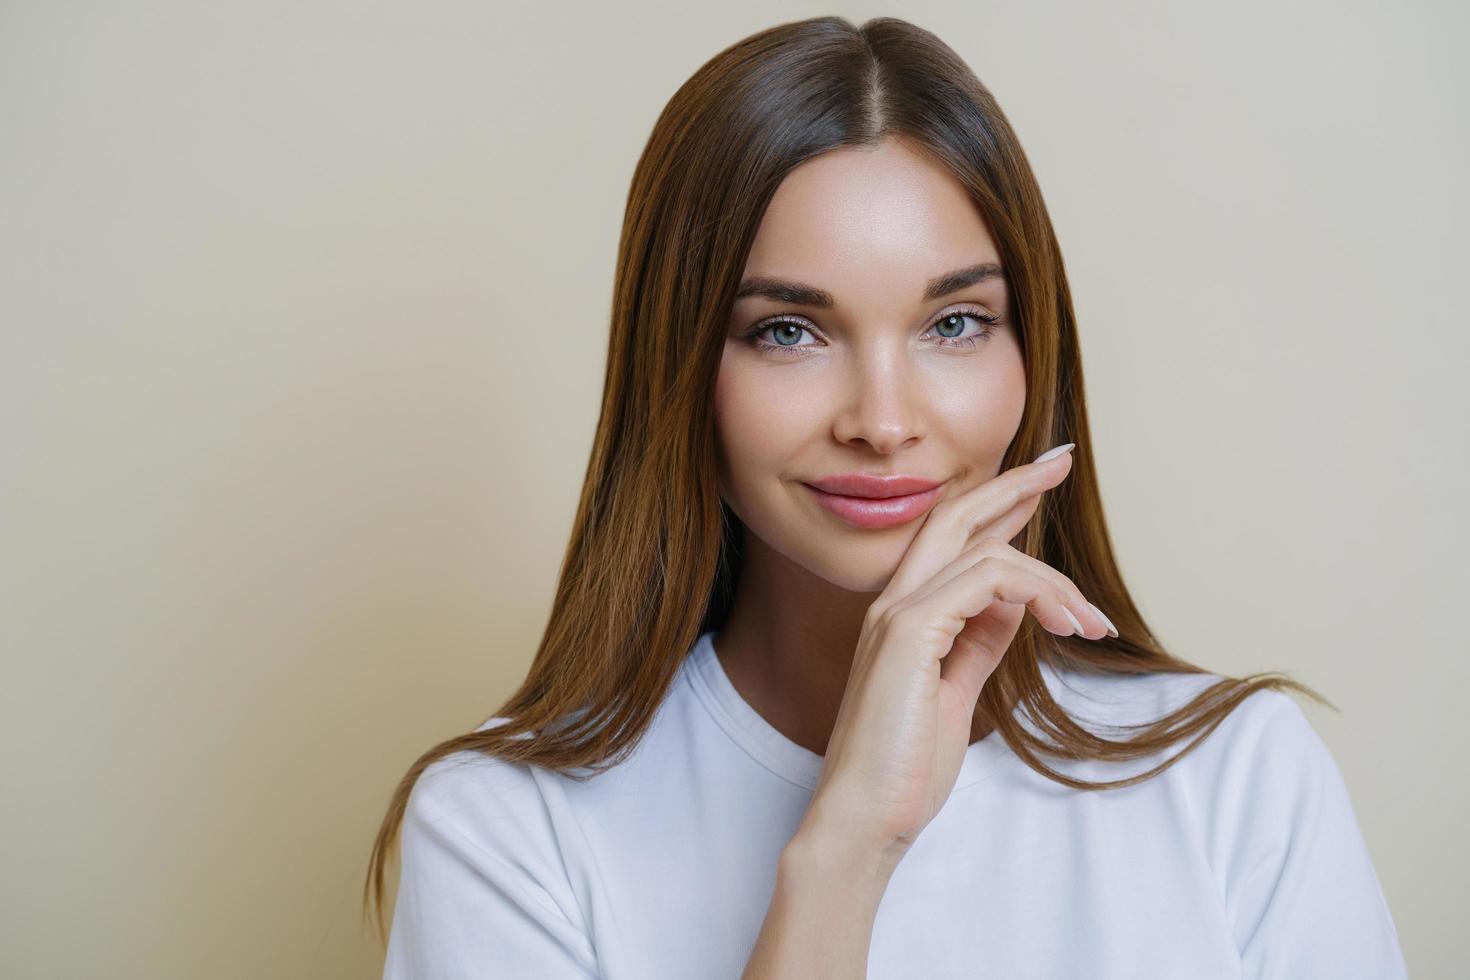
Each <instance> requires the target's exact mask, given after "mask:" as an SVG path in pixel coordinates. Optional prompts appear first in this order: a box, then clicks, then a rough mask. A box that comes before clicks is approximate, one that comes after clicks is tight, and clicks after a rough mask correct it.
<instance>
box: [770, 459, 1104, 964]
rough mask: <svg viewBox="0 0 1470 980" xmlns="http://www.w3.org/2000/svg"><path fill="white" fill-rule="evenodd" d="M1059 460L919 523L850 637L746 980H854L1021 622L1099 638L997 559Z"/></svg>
mask: <svg viewBox="0 0 1470 980" xmlns="http://www.w3.org/2000/svg"><path fill="white" fill-rule="evenodd" d="M1071 460H1072V454H1071V453H1070V452H1064V453H1062V454H1061V455H1060V456H1057V457H1055V458H1053V459H1050V460H1046V461H1044V462H1035V463H1029V464H1026V465H1024V466H1018V467H1016V468H1014V469H1012V470H1008V471H1007V472H1006V473H1004V474H1002V475H1001V476H999V477H997V478H995V479H994V480H990V481H987V482H986V483H985V484H983V485H982V486H980V487H979V488H977V489H975V490H972V491H970V492H969V493H966V494H964V495H962V496H960V497H957V498H955V499H953V500H950V501H944V502H941V503H940V504H939V505H936V506H935V507H934V508H933V509H932V510H931V511H930V512H929V514H928V515H927V516H926V518H925V520H924V524H923V527H922V528H921V530H920V531H919V534H918V536H917V538H916V539H915V541H914V544H913V546H912V547H911V548H910V549H909V550H908V552H907V554H906V555H905V557H904V560H903V563H902V565H901V566H900V568H899V569H898V570H897V571H896V572H895V574H894V576H893V580H892V582H891V583H890V586H889V588H888V589H885V590H884V592H883V594H882V595H881V596H880V597H879V599H878V600H877V601H876V602H874V603H873V605H872V606H871V607H870V613H869V615H868V617H867V619H866V620H865V622H864V625H863V630H862V635H861V638H860V639H859V641H858V647H857V650H856V653H855V655H854V657H853V665H852V672H851V675H850V677H849V678H848V688H847V691H848V693H847V696H846V697H844V699H843V701H842V705H841V708H840V709H839V711H838V715H837V724H836V727H835V728H834V730H833V733H832V738H831V740H830V743H829V747H828V751H827V759H826V762H825V764H824V766H823V769H822V775H821V778H820V780H819V781H818V784H817V789H816V791H815V793H814V795H813V797H812V802H811V804H810V806H809V807H808V809H807V813H806V816H805V817H804V818H803V820H802V824H801V826H800V827H799V828H798V830H797V833H796V835H795V836H794V837H793V838H792V841H791V842H790V843H789V844H788V845H787V847H786V849H785V850H784V851H783V853H782V855H781V859H780V862H779V865H778V871H777V885H776V891H775V894H774V895H773V896H772V901H771V906H770V908H769V909H768V911H767V913H766V918H765V920H764V922H763V924H762V926H761V931H760V933H759V935H758V936H757V939H756V942H755V946H754V948H753V949H752V951H751V956H750V959H749V961H748V962H747V964H746V968H745V972H744V974H743V976H744V977H745V978H746V980H756V978H785V977H793V978H794V977H806V976H824V977H864V976H866V972H867V959H868V947H869V944H870V942H871V939H872V928H873V922H874V920H875V919H876V917H877V914H878V905H879V902H880V901H881V899H882V896H883V892H884V891H885V889H886V888H887V884H888V880H889V878H890V877H891V876H892V874H893V871H894V869H895V868H897V866H898V864H899V862H900V861H901V860H902V859H903V856H904V854H906V853H907V851H908V849H909V847H910V846H911V845H912V844H913V842H914V840H915V839H916V838H917V837H918V835H919V833H920V832H921V831H922V830H923V829H924V827H926V826H927V825H928V824H929V822H930V821H931V820H932V819H933V818H934V816H935V814H937V813H938V812H939V810H940V808H941V807H942V806H943V805H944V802H945V800H947V799H948V798H949V794H950V792H951V790H953V788H954V784H955V781H956V780H957V779H958V778H959V771H960V767H961V764H962V763H963V761H964V754H965V749H966V746H967V745H968V744H969V735H970V717H971V715H972V714H973V713H974V709H975V703H976V701H977V700H978V699H979V696H980V691H981V689H982V687H983V686H984V684H985V681H986V680H987V679H988V678H989V677H990V675H991V673H993V672H994V670H995V668H996V666H997V665H999V663H1000V660H1001V657H1003V656H1004V655H1005V651H1006V650H1007V649H1008V648H1009V646H1010V644H1011V642H1012V640H1014V639H1015V635H1016V632H1017V630H1018V629H1019V628H1020V624H1021V620H1022V618H1023V617H1024V614H1025V611H1026V610H1027V609H1030V610H1031V612H1032V614H1033V615H1034V616H1035V617H1036V618H1037V620H1038V621H1039V622H1040V623H1041V624H1042V626H1044V627H1045V628H1046V629H1047V630H1049V631H1050V632H1052V633H1056V634H1057V635H1059V636H1072V635H1075V634H1078V633H1079V632H1080V635H1083V636H1086V637H1087V638H1088V639H1093V640H1096V639H1099V638H1101V637H1102V636H1105V635H1108V634H1109V632H1110V631H1109V628H1108V627H1107V626H1104V625H1103V622H1104V621H1103V620H1102V618H1101V617H1100V616H1098V614H1097V613H1096V612H1095V611H1094V610H1093V609H1092V608H1091V607H1090V605H1089V603H1088V600H1087V599H1086V597H1084V596H1083V595H1082V593H1081V591H1080V590H1078V588H1077V586H1076V585H1075V584H1074V583H1073V582H1072V581H1071V579H1069V578H1068V577H1067V576H1065V575H1063V574H1062V573H1061V572H1058V571H1057V570H1056V569H1054V568H1052V567H1051V566H1049V565H1047V564H1045V563H1044V562H1040V561H1038V560H1036V559H1034V558H1032V557H1030V556H1029V555H1025V554H1022V553H1021V552H1019V551H1017V550H1016V549H1015V548H1013V547H1011V546H1010V545H1009V544H1008V543H1007V542H1008V541H1009V540H1010V539H1012V538H1013V537H1014V536H1015V535H1016V534H1017V533H1019V532H1020V530H1021V529H1022V528H1023V527H1024V526H1025V524H1026V522H1027V521H1028V520H1029V519H1030V518H1031V516H1032V515H1033V514H1034V513H1035V511H1036V508H1037V506H1038V504H1039V502H1040V499H1041V494H1042V493H1043V492H1045V491H1046V490H1049V489H1051V488H1052V487H1054V486H1056V485H1057V484H1059V483H1060V482H1061V481H1062V480H1063V479H1064V478H1065V477H1066V475H1067V474H1068V473H1069V472H1070V471H1071ZM1069 614H1070V615H1069ZM1084 616H1085V617H1087V619H1086V620H1084V619H1083V617H1084ZM1074 622H1082V623H1083V626H1084V628H1083V629H1082V630H1081V631H1078V630H1075V629H1074V626H1073V623H1074Z"/></svg>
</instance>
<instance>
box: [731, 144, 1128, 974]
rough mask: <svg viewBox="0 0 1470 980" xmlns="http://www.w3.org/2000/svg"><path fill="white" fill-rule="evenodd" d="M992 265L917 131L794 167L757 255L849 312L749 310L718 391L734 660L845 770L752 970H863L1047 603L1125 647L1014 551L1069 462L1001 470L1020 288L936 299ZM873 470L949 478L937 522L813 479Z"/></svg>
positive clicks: (749, 304) (763, 302)
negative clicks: (1013, 658) (819, 489)
mask: <svg viewBox="0 0 1470 980" xmlns="http://www.w3.org/2000/svg"><path fill="white" fill-rule="evenodd" d="M989 263H994V264H997V265H999V264H1000V262H999V255H998V251H997V249H996V246H995V243H994V240H993V239H992V237H991V235H990V233H989V229H988V227H987V225H986V223H985V221H984V220H983V218H982V216H981V215H980V214H979V213H978V211H977V209H976V208H975V207H974V204H973V202H972V201H971V199H970V197H969V195H968V192H967V191H966V190H965V189H964V187H963V186H962V185H960V184H959V183H958V181H956V180H955V179H954V177H953V176H952V175H950V174H949V173H948V172H947V171H945V170H944V169H942V168H940V167H938V166H936V165H935V164H933V163H932V162H931V161H929V160H928V159H927V158H926V157H924V156H923V155H922V154H921V153H919V152H916V151H914V150H912V149H911V148H908V147H907V146H905V145H904V144H902V143H901V142H898V141H894V140H890V141H887V142H885V143H883V144H880V145H879V146H878V147H876V148H873V147H863V148H843V149H840V150H835V151H831V152H828V153H825V154H822V155H821V156H819V157H816V158H814V159H812V160H809V161H806V162H805V163H803V164H802V165H801V166H799V167H797V168H796V169H794V170H793V171H792V172H791V173H790V174H788V175H787V176H786V178H785V179H784V180H783V181H782V183H781V186H780V187H778V188H777V191H776V193H775V195H774V196H773V198H772V201H771V203H770V205H769V206H768V207H767V210H766V213H765V214H764V215H763V217H762V221H761V226H760V228H759V229H758V230H757V235H756V238H755V241H754V242H753V245H752V248H751V252H750V255H749V257H748V259H747V263H746V268H745V270H744V276H743V278H742V282H750V281H753V280H760V279H765V280H770V279H779V280H782V281H786V282H793V281H794V282H798V283H802V284H807V285H810V286H813V287H816V288H817V289H820V290H822V291H824V292H825V293H826V294H828V296H829V297H830V298H831V303H830V304H820V303H819V304H815V305H812V304H807V303H797V302H792V301H790V300H789V299H782V298H772V297H770V296H764V295H755V294H752V295H747V296H743V297H741V298H740V299H738V300H737V301H736V303H735V304H734V307H733V309H732V312H731V318H730V325H729V333H728V335H727V337H726V342H725V349H724V353H723V356H722V360H721V364H720V370H719V375H718V378H717V382H716V391H715V421H716V434H717V441H718V448H719V477H720V493H721V496H722V498H723V499H724V500H725V502H726V503H727V504H728V505H729V506H730V507H731V509H732V510H733V511H734V512H735V513H736V515H737V516H738V517H739V518H740V519H741V523H742V524H743V525H744V528H745V555H744V560H743V563H742V569H741V575H740V578H739V581H738V582H737V583H736V592H735V597H734V603H733V606H732V611H731V615H730V617H729V619H728V620H727V622H726V623H725V624H724V626H723V627H722V628H721V629H720V632H719V633H718V635H717V636H716V642H715V648H716V656H717V657H718V658H719V660H720V663H721V666H722V667H723V668H724V670H725V672H726V674H727V675H728V676H729V677H730V680H731V683H732V684H734V686H735V688H736V689H737V690H738V691H739V692H740V694H741V696H742V697H743V698H744V699H745V700H746V701H747V702H748V703H750V704H751V706H752V707H753V708H755V710H756V711H757V712H758V713H760V714H761V715H762V716H763V717H764V718H766V719H767V720H768V721H769V722H770V723H771V724H772V726H773V727H775V728H776V729H777V730H778V731H780V732H782V733H783V734H784V735H786V736H787V737H788V738H790V739H791V740H792V741H794V742H796V743H797V744H799V745H802V746H804V747H806V748H808V749H810V750H811V751H813V752H816V753H818V754H821V755H824V756H825V761H824V765H823V769H822V774H821V778H820V780H819V783H818V786H817V788H816V790H815V792H814V794H813V798H812V801H811V804H810V806H809V807H808V810H807V812H806V814H805V817H804V818H803V821H802V823H801V825H800V827H799V829H798V831H797V833H796V834H795V836H794V837H793V838H792V840H791V841H790V842H789V843H788V844H787V846H786V848H785V849H784V850H783V852H782V855H781V858H780V861H779V864H778V873H777V885H776V889H775V894H774V895H773V896H772V901H771V906H770V908H769V910H768V912H767V915H766V919H765V921H764V923H763V925H762V928H761V931H760V934H759V936H758V938H757V941H756V943H755V947H754V949H753V951H752V954H751V957H750V960H749V962H748V964H747V968H746V972H745V976H746V977H747V978H772V977H810V976H824V977H830V976H842V977H861V976H864V975H865V972H866V965H867V955H868V947H869V942H870V939H871V931H872V926H873V922H874V919H875V917H876V914H877V908H878V904H879V901H880V900H881V898H882V895H883V892H884V889H885V888H886V887H887V882H888V879H889V877H890V876H891V874H892V872H893V869H894V868H896V867H897V865H898V863H899V862H900V861H901V860H902V857H903V855H904V854H905V853H906V852H907V850H908V848H909V846H910V845H911V844H912V843H913V841H914V839H915V838H916V837H917V836H918V835H919V833H920V832H921V831H922V830H923V828H924V827H925V826H927V825H928V823H929V821H930V820H932V819H933V817H934V815H935V814H936V813H937V812H938V811H939V809H940V807H942V806H943V804H944V802H945V800H946V799H947V798H948V796H949V794H950V792H951V790H952V789H953V787H954V784H955V782H956V780H957V779H958V775H959V770H960V767H961V764H962V763H963V760H964V756H965V752H966V749H967V747H968V745H969V744H970V741H971V734H972V733H971V719H972V715H973V713H974V708H975V704H976V702H977V700H978V698H979V694H980V691H981V689H982V687H983V685H984V683H985V681H986V680H987V679H988V678H989V677H990V675H991V673H992V672H993V671H994V670H995V667H996V666H997V664H998V663H999V661H1000V658H1001V657H1003V656H1004V655H1005V652H1006V650H1007V649H1008V648H1009V646H1010V644H1011V642H1012V641H1013V639H1014V637H1015V635H1016V632H1017V630H1018V629H1019V627H1020V624H1021V621H1022V619H1023V617H1024V615H1025V611H1026V609H1030V610H1031V611H1032V613H1033V615H1035V617H1036V618H1037V620H1038V621H1039V622H1040V623H1041V624H1042V626H1043V627H1044V628H1046V629H1048V630H1050V631H1051V632H1054V633H1057V634H1060V635H1073V634H1074V633H1080V634H1081V635H1084V636H1087V637H1089V638H1091V639H1098V638H1100V637H1102V636H1103V635H1105V634H1106V633H1107V632H1108V624H1107V623H1106V621H1105V620H1104V619H1103V617H1102V616H1101V615H1099V614H1098V612H1097V610H1096V609H1095V608H1094V607H1091V606H1090V605H1089V604H1088V602H1087V601H1086V598H1085V597H1084V596H1082V595H1081V593H1080V592H1079V591H1078V590H1077V588H1076V586H1075V585H1074V584H1073V583H1072V582H1071V581H1070V580H1069V579H1068V578H1067V577H1066V576H1064V575H1062V574H1061V573H1060V572H1058V571H1057V570H1056V569H1053V568H1051V567H1049V566H1047V565H1046V564H1044V563H1042V562H1039V561H1037V560H1035V559H1032V558H1030V557H1029V556H1026V555H1024V554H1021V553H1020V552H1018V551H1016V550H1015V549H1014V548H1011V547H1010V546H1009V544H1007V542H1008V541H1010V540H1012V539H1013V538H1014V537H1015V535H1016V534H1017V533H1019V532H1020V530H1021V529H1022V528H1023V527H1024V526H1025V524H1026V522H1027V521H1028V520H1029V519H1030V517H1031V516H1032V515H1033V514H1034V513H1035V510H1036V507H1037V506H1038V505H1039V501H1040V495H1041V494H1042V493H1044V492H1045V491H1046V490H1048V489H1051V488H1052V487H1055V486H1056V485H1058V484H1059V483H1060V482H1061V481H1062V480H1063V479H1064V478H1065V477H1066V475H1067V473H1068V472H1070V468H1071V455H1070V453H1067V452H1063V453H1062V454H1061V455H1060V456H1059V457H1056V458H1053V459H1051V460H1048V461H1045V462H1037V463H1030V464H1025V465H1022V466H1018V467H1015V468H1013V469H1011V470H1009V471H1007V472H1005V473H1000V472H999V468H1000V463H1001V460H1002V459H1003V457H1004V455H1005V453H1006V451H1007V450H1008V449H1009V447H1010V444H1011V442H1012V440H1013V439H1014V437H1015V434H1016V432H1017V430H1018V428H1019V425H1020V421H1021V417H1022V414H1023V409H1024V405H1025V396H1026V386H1025V362H1024V358H1023V353H1022V348H1021V344H1020V338H1019V336H1018V335H1017V333H1016V331H1015V327H1014V325H1013V324H1012V323H1011V320H1010V317H1011V310H1010V297H1009V290H1008V285H1007V282H1006V280H1005V277H1004V275H999V276H991V277H988V278H985V279H983V280H980V281H976V282H974V283H971V284H970V285H967V286H963V287H962V288H960V289H957V290H954V291H952V292H948V293H946V294H945V295H943V296H940V297H937V298H934V299H925V298H924V292H925V287H926V285H927V284H929V283H930V282H932V281H933V280H934V279H935V278H936V277H939V276H941V275H943V274H944V273H948V272H950V271H951V270H955V269H960V268H965V267H971V266H975V265H984V264H989ZM985 317H999V318H1000V320H999V322H998V323H996V324H993V325H989V328H988V329H987V324H986V323H985V322H984V318H985ZM967 339H968V340H970V341H972V342H970V343H965V341H966V340H967ZM789 348H800V350H791V349H789ZM853 471H862V472H868V473H883V474H887V473H904V474H910V475H917V476H921V477H927V478H930V479H934V480H941V481H944V482H945V484H946V485H945V487H944V493H943V495H942V497H941V499H940V500H939V502H938V503H937V504H936V505H935V506H934V507H932V508H931V509H930V511H929V512H928V513H927V514H926V515H924V516H923V517H922V518H921V519H918V520H915V521H911V522H909V523H908V524H905V525H901V526H898V527H892V528H886V529H871V528H859V527H855V526H854V525H851V524H848V523H847V522H845V521H843V520H841V519H840V518H838V517H837V516H836V515H833V514H831V513H830V512H828V511H827V510H825V509H824V508H822V507H821V506H820V505H819V504H818V503H817V502H816V499H815V497H814V496H813V494H812V492H811V491H810V489H808V488H807V487H806V486H804V484H805V483H806V482H807V481H811V480H816V479H820V478H822V477H824V476H829V475H832V474H835V473H846V472H853ZM1074 619H1075V623H1076V626H1075V627H1074ZM985 734H987V733H985V732H982V733H981V734H980V737H983V736H984V735H985Z"/></svg>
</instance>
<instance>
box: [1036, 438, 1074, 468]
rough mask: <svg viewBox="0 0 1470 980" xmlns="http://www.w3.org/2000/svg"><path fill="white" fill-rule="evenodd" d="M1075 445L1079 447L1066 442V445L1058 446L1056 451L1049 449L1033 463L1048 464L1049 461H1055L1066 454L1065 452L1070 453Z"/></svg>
mask: <svg viewBox="0 0 1470 980" xmlns="http://www.w3.org/2000/svg"><path fill="white" fill-rule="evenodd" d="M1075 445H1077V444H1076V443H1075V442H1066V443H1063V444H1062V445H1060V446H1058V447H1057V448H1055V449H1048V450H1047V451H1046V452H1044V453H1042V454H1041V455H1040V456H1037V457H1036V458H1035V459H1033V460H1032V461H1031V462H1033V463H1044V462H1046V461H1047V460H1049V459H1055V458H1057V457H1058V456H1060V455H1061V454H1062V453H1065V452H1067V451H1069V450H1070V449H1071V448H1072V447H1073V446H1075Z"/></svg>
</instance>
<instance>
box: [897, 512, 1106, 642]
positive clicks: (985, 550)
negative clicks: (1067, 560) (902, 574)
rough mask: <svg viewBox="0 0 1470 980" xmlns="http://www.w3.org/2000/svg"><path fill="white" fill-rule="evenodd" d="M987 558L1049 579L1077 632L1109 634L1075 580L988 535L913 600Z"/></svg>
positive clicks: (1093, 637) (1093, 635)
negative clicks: (1077, 627)
mask: <svg viewBox="0 0 1470 980" xmlns="http://www.w3.org/2000/svg"><path fill="white" fill-rule="evenodd" d="M987 557H994V558H998V559H1000V560H1002V561H1008V562H1011V563H1013V564H1015V565H1018V566H1020V567H1021V568H1023V569H1025V570H1026V571H1028V572H1030V573H1031V574H1033V575H1039V576H1040V577H1041V578H1043V579H1045V580H1046V581H1047V582H1050V583H1051V586H1052V588H1053V589H1055V590H1056V591H1057V593H1058V595H1059V596H1060V597H1061V600H1062V604H1063V605H1065V606H1066V607H1067V611H1068V612H1070V613H1071V614H1072V615H1073V616H1075V617H1076V618H1077V620H1078V622H1079V623H1080V624H1081V626H1082V628H1081V629H1080V630H1079V631H1078V632H1080V633H1081V635H1083V636H1085V637H1087V638H1088V639H1090V640H1096V639H1101V638H1102V637H1103V636H1105V635H1110V634H1109V628H1108V623H1107V621H1105V620H1104V619H1103V618H1102V617H1101V616H1099V615H1098V614H1097V612H1096V611H1095V610H1094V609H1093V607H1092V604H1091V602H1089V601H1088V599H1087V596H1085V595H1083V594H1082V590H1081V589H1079V588H1078V587H1077V583H1076V582H1073V581H1072V580H1071V579H1070V578H1068V577H1067V576H1066V575H1064V574H1062V573H1061V572H1060V571H1058V570H1057V569H1055V568H1053V567H1052V566H1050V565H1048V564H1047V563H1046V562H1044V561H1042V560H1041V559H1039V558H1033V557H1032V556H1031V555H1028V554H1026V553H1025V552H1024V551H1021V550H1019V549H1017V548H1015V547H1013V546H1012V545H1010V544H1009V543H1008V542H1005V541H1002V540H1001V539H999V538H991V537H986V538H984V539H982V540H981V541H979V542H977V543H976V544H975V545H973V546H972V547H970V548H969V549H967V550H966V551H964V552H963V553H961V554H960V556H959V557H957V558H956V559H955V560H954V561H952V562H950V563H949V564H948V565H947V566H945V567H944V568H943V569H941V570H940V571H939V572H938V573H937V574H936V575H935V576H934V578H933V579H931V580H930V582H929V583H928V584H927V585H924V586H922V587H920V588H919V589H918V590H916V591H915V592H914V594H913V597H912V598H913V601H915V602H918V601H920V600H922V599H923V598H924V597H925V596H926V595H928V594H929V593H932V592H934V591H935V590H937V589H939V588H942V587H943V586H944V585H946V584H947V583H948V582H949V581H950V580H951V579H953V578H954V577H955V576H956V575H960V574H962V573H964V572H965V571H967V570H968V569H969V568H970V567H972V566H973V565H975V564H977V563H978V562H980V561H981V560H983V559H985V558H987Z"/></svg>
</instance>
